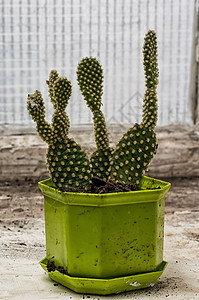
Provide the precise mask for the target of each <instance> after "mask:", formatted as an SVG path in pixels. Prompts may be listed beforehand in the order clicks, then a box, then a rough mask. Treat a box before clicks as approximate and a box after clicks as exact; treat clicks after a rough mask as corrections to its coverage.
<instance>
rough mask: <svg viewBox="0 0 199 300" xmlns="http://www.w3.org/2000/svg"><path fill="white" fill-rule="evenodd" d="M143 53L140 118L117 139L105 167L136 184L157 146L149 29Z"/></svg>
mask: <svg viewBox="0 0 199 300" xmlns="http://www.w3.org/2000/svg"><path fill="white" fill-rule="evenodd" d="M143 55H144V70H145V78H146V92H145V97H144V105H143V119H142V122H141V124H140V125H139V124H135V125H134V126H133V127H132V128H129V130H128V131H127V132H126V133H125V134H124V135H123V137H122V138H121V140H120V141H119V142H118V144H117V145H116V150H115V151H114V154H113V156H112V160H111V163H110V168H109V172H110V177H111V178H112V179H114V180H119V181H123V182H132V183H136V184H139V182H140V180H141V178H142V175H143V174H144V172H145V170H146V169H147V167H148V165H149V163H150V161H151V159H152V158H153V155H154V153H155V151H156V147H157V144H156V134H155V132H154V128H155V125H156V122H157V97H156V87H157V83H158V80H157V78H158V68H157V38H156V34H155V32H154V31H152V30H150V31H149V32H148V33H147V34H146V37H145V43H144V46H143Z"/></svg>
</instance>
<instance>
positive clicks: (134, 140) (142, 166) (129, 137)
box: [110, 124, 156, 184]
mask: <svg viewBox="0 0 199 300" xmlns="http://www.w3.org/2000/svg"><path fill="white" fill-rule="evenodd" d="M155 149H156V135H155V133H154V132H153V130H152V129H151V128H148V127H143V126H142V125H138V124H135V125H134V126H133V127H132V128H129V130H128V131H127V133H125V134H124V135H123V137H122V138H121V140H120V141H119V142H118V144H117V146H116V150H115V151H114V154H113V156H112V161H111V163H110V165H111V166H110V177H111V178H112V179H114V180H118V181H123V182H131V183H135V184H139V182H140V180H141V178H142V175H143V174H144V172H145V170H146V169H147V167H148V164H149V163H150V161H151V159H152V157H153V154H154V152H155Z"/></svg>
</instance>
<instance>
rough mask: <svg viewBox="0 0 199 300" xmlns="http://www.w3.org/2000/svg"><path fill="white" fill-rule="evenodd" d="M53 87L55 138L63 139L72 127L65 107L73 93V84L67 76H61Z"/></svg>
mask: <svg viewBox="0 0 199 300" xmlns="http://www.w3.org/2000/svg"><path fill="white" fill-rule="evenodd" d="M53 89H54V93H53V101H54V108H55V112H54V114H53V118H52V127H53V131H54V136H55V138H56V139H57V140H58V141H61V140H64V139H65V138H66V137H67V136H68V132H69V127H70V121H69V118H68V116H67V114H66V112H65V109H66V106H67V104H68V101H69V98H70V96H71V93H72V86H71V83H70V81H68V80H67V78H64V77H60V78H58V79H57V80H56V81H55V82H54V84H53Z"/></svg>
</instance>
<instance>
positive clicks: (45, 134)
mask: <svg viewBox="0 0 199 300" xmlns="http://www.w3.org/2000/svg"><path fill="white" fill-rule="evenodd" d="M27 109H28V112H29V114H30V115H31V117H32V119H33V121H34V122H36V124H37V132H38V134H39V136H40V137H41V138H42V140H43V141H45V142H46V143H48V144H52V142H53V139H54V133H53V130H52V128H51V126H50V124H48V122H46V120H45V105H44V101H43V98H42V95H41V93H40V92H39V91H35V93H34V94H32V95H28V101H27Z"/></svg>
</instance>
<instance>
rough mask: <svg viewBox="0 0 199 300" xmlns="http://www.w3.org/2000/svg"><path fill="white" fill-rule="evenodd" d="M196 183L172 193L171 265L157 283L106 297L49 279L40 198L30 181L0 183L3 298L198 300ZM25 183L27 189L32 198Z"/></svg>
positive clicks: (168, 249) (168, 215) (176, 186)
mask: <svg viewBox="0 0 199 300" xmlns="http://www.w3.org/2000/svg"><path fill="white" fill-rule="evenodd" d="M194 180H195V181H194ZM194 180H193V179H192V180H190V181H189V182H187V181H186V180H184V181H183V180H181V182H178V183H177V184H176V183H174V187H173V188H172V189H171V191H170V193H169V194H168V197H167V205H166V217H165V219H166V223H165V251H164V259H165V260H166V261H168V262H169V264H168V266H167V268H166V270H165V272H164V273H163V275H162V276H161V278H160V279H159V280H158V282H157V284H156V285H155V286H154V287H151V288H150V289H145V290H140V291H135V292H128V293H122V294H118V295H111V296H106V297H104V296H103V297H102V296H97V295H96V296H93V295H83V294H76V293H74V292H72V291H71V290H69V289H67V288H65V287H63V286H61V285H56V284H55V283H54V282H53V281H51V280H50V279H49V278H48V275H47V274H46V273H45V272H44V271H43V269H42V268H41V267H40V265H39V264H38V262H39V260H41V259H42V258H43V257H44V256H45V234H44V219H43V202H42V196H41V194H40V193H39V192H38V190H37V188H36V187H35V184H34V183H30V182H29V181H27V182H29V185H28V183H27V182H26V184H22V185H21V188H20V183H18V184H19V185H18V187H17V184H15V186H13V185H12V184H11V183H9V182H7V184H6V183H4V185H3V183H2V184H1V185H0V187H1V188H0V192H1V194H0V195H1V196H0V220H1V221H0V252H1V256H0V266H1V267H0V290H1V292H0V299H3V300H5V299H13V300H18V299H20V300H21V299H28V300H29V299H96V300H97V299H105V298H109V299H117V300H119V299H125V298H131V299H165V298H169V299H180V300H184V299H199V275H198V274H199V207H198V200H199V198H198V179H194ZM194 182H195V183H194ZM24 185H27V186H29V190H30V193H29V198H27V189H25V190H24ZM186 185H187V186H186ZM6 186H7V188H6ZM188 186H189V188H188ZM183 187H184V189H183ZM3 190H4V193H3V192H2V191H3ZM8 191H9V192H8ZM185 191H186V193H185ZM194 191H195V192H194ZM180 193H181V196H180ZM185 194H186V200H185V197H184V195H185ZM183 197H184V198H183ZM172 199H173V202H172V201H171V200H172ZM175 199H177V200H176V202H175ZM179 201H181V202H179Z"/></svg>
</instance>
